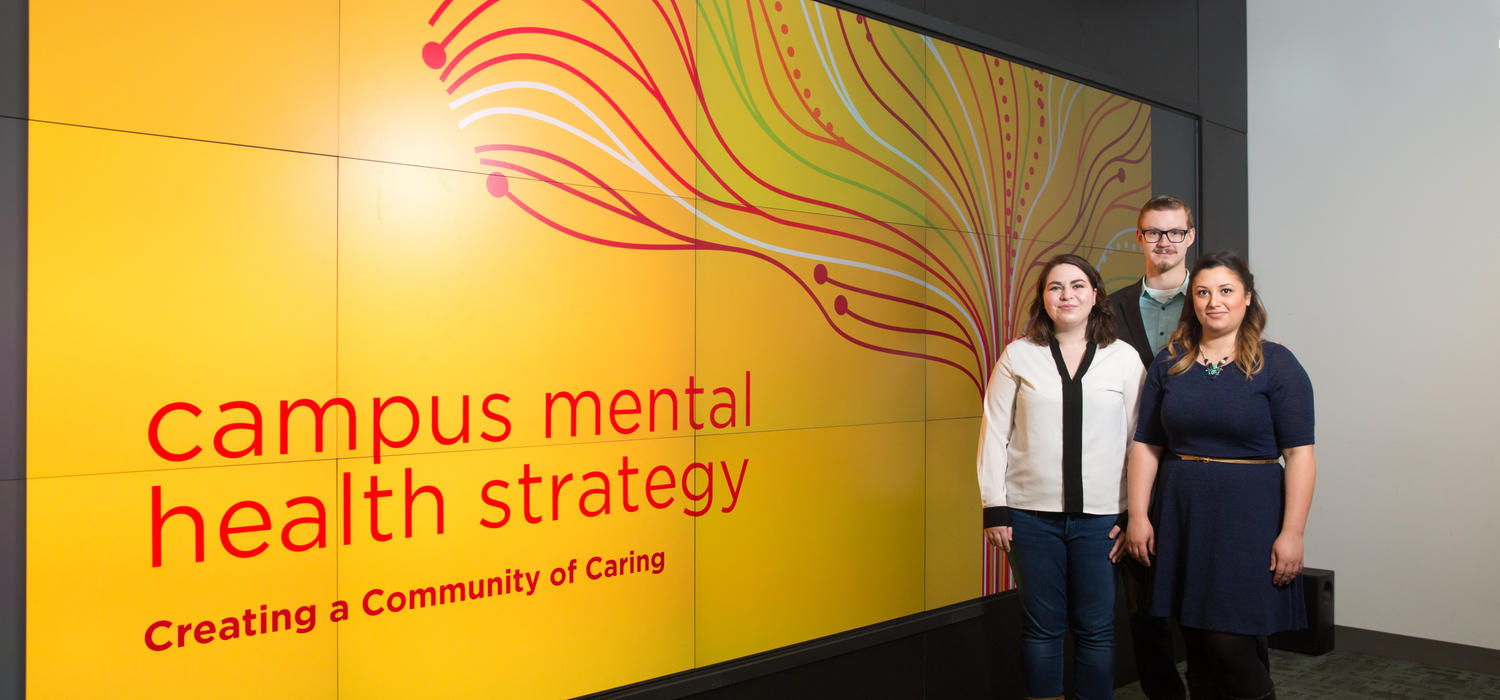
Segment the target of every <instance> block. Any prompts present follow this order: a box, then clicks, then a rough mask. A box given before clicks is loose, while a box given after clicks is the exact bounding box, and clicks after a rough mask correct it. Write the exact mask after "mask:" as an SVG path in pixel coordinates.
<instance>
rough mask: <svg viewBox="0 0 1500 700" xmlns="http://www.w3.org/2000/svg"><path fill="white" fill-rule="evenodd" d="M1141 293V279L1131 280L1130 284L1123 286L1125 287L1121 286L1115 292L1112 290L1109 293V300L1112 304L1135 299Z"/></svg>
mask: <svg viewBox="0 0 1500 700" xmlns="http://www.w3.org/2000/svg"><path fill="white" fill-rule="evenodd" d="M1140 295H1141V281H1140V280H1139V279H1137V280H1136V281H1134V282H1131V283H1130V284H1127V285H1125V286H1123V287H1121V288H1119V289H1116V290H1115V291H1113V292H1110V293H1109V301H1110V303H1112V304H1119V303H1124V302H1129V301H1134V300H1135V299H1136V298H1137V297H1139V296H1140Z"/></svg>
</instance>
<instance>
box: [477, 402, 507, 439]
mask: <svg viewBox="0 0 1500 700" xmlns="http://www.w3.org/2000/svg"><path fill="white" fill-rule="evenodd" d="M492 401H500V402H501V403H510V397H509V396H506V395H505V394H490V395H489V396H486V397H484V403H482V404H480V405H479V410H481V411H483V412H484V417H485V418H488V419H490V420H492V421H495V422H496V423H499V424H500V427H501V428H503V430H501V431H500V434H499V435H491V434H489V433H487V432H481V433H479V437H482V438H484V439H486V440H489V441H490V442H502V441H504V440H505V438H508V437H510V419H509V418H506V417H505V416H502V415H500V414H499V413H496V412H494V411H491V410H490V402H492Z"/></svg>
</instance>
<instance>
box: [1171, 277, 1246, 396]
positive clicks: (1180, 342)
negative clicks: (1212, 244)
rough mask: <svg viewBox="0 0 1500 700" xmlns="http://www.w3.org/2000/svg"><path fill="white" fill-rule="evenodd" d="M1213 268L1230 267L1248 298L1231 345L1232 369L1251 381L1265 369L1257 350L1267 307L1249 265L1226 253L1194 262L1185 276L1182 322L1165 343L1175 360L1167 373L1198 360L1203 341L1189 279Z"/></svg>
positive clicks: (1186, 367)
mask: <svg viewBox="0 0 1500 700" xmlns="http://www.w3.org/2000/svg"><path fill="white" fill-rule="evenodd" d="M1216 267H1227V268H1229V271H1230V272H1233V273H1234V274H1235V276H1236V277H1239V278H1240V284H1241V285H1242V286H1243V287H1244V293H1245V294H1249V295H1250V305H1249V306H1247V307H1246V308H1245V317H1244V318H1243V319H1241V320H1240V329H1239V334H1238V337H1237V338H1236V339H1235V344H1234V366H1235V367H1238V368H1240V372H1242V373H1244V375H1245V379H1250V378H1252V377H1254V376H1255V375H1256V374H1258V373H1259V372H1260V371H1261V370H1262V369H1265V366H1266V358H1265V355H1264V353H1262V352H1261V349H1260V342H1261V332H1262V331H1264V330H1265V328H1266V307H1265V306H1263V305H1261V303H1260V295H1259V294H1257V293H1256V292H1255V275H1253V274H1251V273H1250V265H1249V264H1248V263H1246V262H1245V259H1244V258H1242V257H1240V256H1239V255H1238V254H1237V253H1234V252H1232V251H1227V250H1221V251H1218V252H1214V253H1209V254H1208V255H1205V256H1203V257H1201V258H1198V261H1197V262H1195V263H1193V271H1192V273H1191V274H1190V275H1189V276H1188V280H1189V283H1188V300H1187V303H1185V304H1183V305H1182V320H1180V321H1178V322H1177V330H1175V331H1173V332H1172V338H1171V340H1168V341H1167V349H1168V351H1169V354H1170V355H1171V357H1172V358H1173V359H1174V360H1176V361H1175V362H1173V363H1172V366H1171V368H1170V370H1169V371H1170V372H1171V373H1172V374H1182V373H1183V372H1186V371H1188V368H1190V367H1192V366H1193V363H1195V362H1197V361H1198V354H1199V353H1200V352H1201V349H1200V343H1202V342H1203V324H1202V323H1201V322H1199V321H1198V313H1197V312H1196V311H1195V310H1194V308H1193V302H1192V299H1193V294H1194V290H1193V285H1192V280H1195V279H1197V278H1198V273H1200V272H1202V271H1204V270H1209V269H1213V268H1216Z"/></svg>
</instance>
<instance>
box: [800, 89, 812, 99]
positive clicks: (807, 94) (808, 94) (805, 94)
mask: <svg viewBox="0 0 1500 700" xmlns="http://www.w3.org/2000/svg"><path fill="white" fill-rule="evenodd" d="M802 96H803V97H812V90H807V89H803V90H802Z"/></svg>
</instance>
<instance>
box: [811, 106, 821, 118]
mask: <svg viewBox="0 0 1500 700" xmlns="http://www.w3.org/2000/svg"><path fill="white" fill-rule="evenodd" d="M822 115H823V108H822V107H813V119H817V118H818V117H820V116H822Z"/></svg>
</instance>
